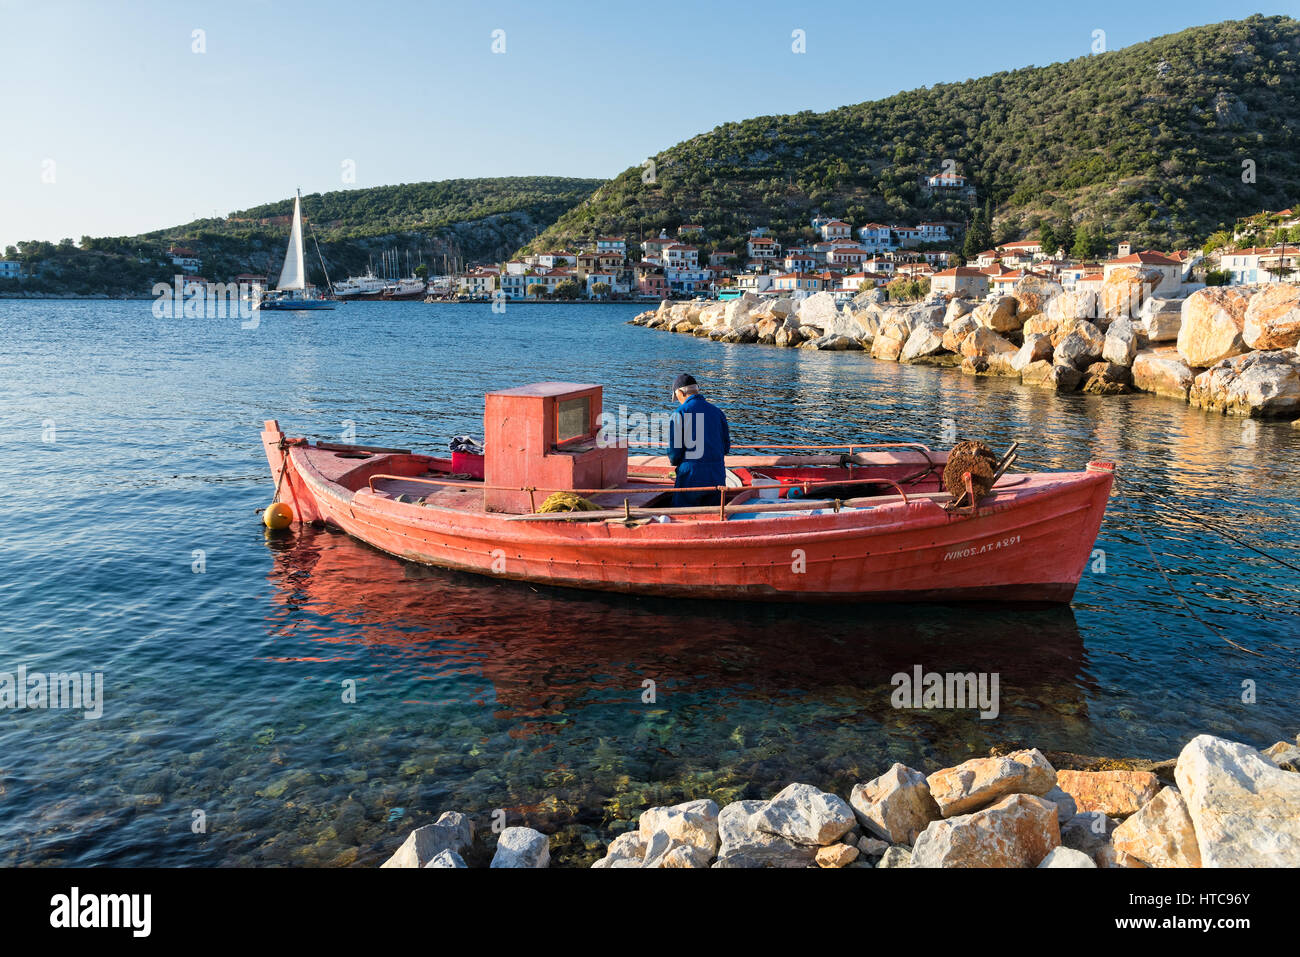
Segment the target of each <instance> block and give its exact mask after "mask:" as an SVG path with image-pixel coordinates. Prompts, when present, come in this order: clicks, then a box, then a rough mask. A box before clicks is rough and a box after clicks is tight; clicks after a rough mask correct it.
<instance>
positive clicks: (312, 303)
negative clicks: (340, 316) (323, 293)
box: [257, 299, 335, 312]
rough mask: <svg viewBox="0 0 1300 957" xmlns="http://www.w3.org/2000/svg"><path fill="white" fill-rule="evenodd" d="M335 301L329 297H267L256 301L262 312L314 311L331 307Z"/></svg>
mask: <svg viewBox="0 0 1300 957" xmlns="http://www.w3.org/2000/svg"><path fill="white" fill-rule="evenodd" d="M334 306H335V303H334V301H333V300H330V299H294V300H276V299H269V300H263V301H262V302H259V303H257V308H258V309H260V310H261V311H262V312H314V311H316V310H320V309H333V308H334Z"/></svg>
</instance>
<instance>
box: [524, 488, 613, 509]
mask: <svg viewBox="0 0 1300 957" xmlns="http://www.w3.org/2000/svg"><path fill="white" fill-rule="evenodd" d="M599 510H600V506H599V505H597V504H596V503H595V502H593V501H592V500H591V499H589V498H583V497H582V496H581V495H578V494H577V493H575V492H552V493H551V494H550V495H548V496H546V501H544V502H543V503H542V504H541V505H539V506H538V508H537V511H539V512H596V511H599Z"/></svg>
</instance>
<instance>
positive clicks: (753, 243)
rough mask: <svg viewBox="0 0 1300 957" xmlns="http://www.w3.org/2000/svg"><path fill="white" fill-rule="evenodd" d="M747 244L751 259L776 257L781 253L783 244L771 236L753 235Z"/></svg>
mask: <svg viewBox="0 0 1300 957" xmlns="http://www.w3.org/2000/svg"><path fill="white" fill-rule="evenodd" d="M745 245H746V248H747V249H748V252H749V258H750V259H776V258H777V257H778V256H779V255H780V253H781V244H780V243H778V242H777V241H776V240H775V239H772V238H771V237H770V236H751V237H749V241H748V242H747V243H746V244H745Z"/></svg>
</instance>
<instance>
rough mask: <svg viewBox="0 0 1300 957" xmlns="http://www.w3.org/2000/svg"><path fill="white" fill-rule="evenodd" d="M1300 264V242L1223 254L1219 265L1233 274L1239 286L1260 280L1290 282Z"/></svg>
mask: <svg viewBox="0 0 1300 957" xmlns="http://www.w3.org/2000/svg"><path fill="white" fill-rule="evenodd" d="M1297 266H1300V245H1292V244H1290V243H1287V244H1285V245H1282V246H1270V247H1264V246H1252V247H1251V248H1250V249H1238V250H1236V251H1234V252H1229V253H1224V254H1223V256H1222V257H1221V259H1220V261H1219V268H1220V269H1226V270H1228V272H1230V273H1231V274H1232V281H1233V283H1234V284H1236V285H1248V284H1251V283H1257V282H1260V283H1262V282H1290V281H1291V280H1292V279H1293V278H1294V274H1295V271H1296V268H1297Z"/></svg>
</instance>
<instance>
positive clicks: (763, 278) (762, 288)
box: [736, 272, 772, 293]
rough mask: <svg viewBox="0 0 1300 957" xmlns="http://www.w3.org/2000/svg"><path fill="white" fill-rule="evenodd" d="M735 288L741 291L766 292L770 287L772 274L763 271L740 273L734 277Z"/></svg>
mask: <svg viewBox="0 0 1300 957" xmlns="http://www.w3.org/2000/svg"><path fill="white" fill-rule="evenodd" d="M736 288H737V289H739V290H740V291H741V292H753V293H759V292H767V291H768V290H769V289H771V288H772V275H771V273H765V272H748V273H741V274H740V275H739V276H737V277H736Z"/></svg>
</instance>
